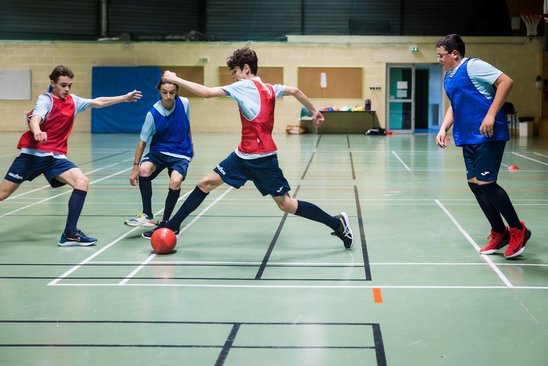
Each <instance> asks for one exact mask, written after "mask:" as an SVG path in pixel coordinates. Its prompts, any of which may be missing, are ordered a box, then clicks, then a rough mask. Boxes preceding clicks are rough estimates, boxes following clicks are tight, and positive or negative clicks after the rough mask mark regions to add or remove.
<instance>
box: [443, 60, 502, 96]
mask: <svg viewBox="0 0 548 366" xmlns="http://www.w3.org/2000/svg"><path fill="white" fill-rule="evenodd" d="M467 59H468V57H465V58H463V59H462V60H461V62H460V64H458V66H457V67H455V68H454V69H453V70H450V71H448V72H447V74H448V76H449V77H453V75H454V74H455V72H457V70H458V69H459V67H460V66H461V65H462V64H463V63H464V61H465V60H467ZM466 71H468V76H469V77H470V80H471V81H472V84H474V86H475V87H476V89H477V90H478V91H479V92H480V93H481V94H482V95H483V96H485V97H486V98H487V99H492V98H493V97H494V95H495V88H494V87H493V84H494V83H495V81H497V79H498V78H499V76H501V75H502V71H500V70H499V69H497V68H496V67H494V66H493V65H491V64H489V63H487V62H485V61H482V60H480V59H478V58H472V59H471V60H470V61H468V64H467V68H466Z"/></svg>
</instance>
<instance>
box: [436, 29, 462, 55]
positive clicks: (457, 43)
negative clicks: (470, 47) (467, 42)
mask: <svg viewBox="0 0 548 366" xmlns="http://www.w3.org/2000/svg"><path fill="white" fill-rule="evenodd" d="M438 47H443V48H445V50H446V51H447V52H449V53H451V52H453V51H457V52H458V53H460V55H461V56H462V57H464V53H465V50H466V47H465V46H464V41H463V40H462V38H460V36H459V35H458V34H449V35H447V36H445V37H443V38H441V39H440V40H439V41H438V43H436V48H438Z"/></svg>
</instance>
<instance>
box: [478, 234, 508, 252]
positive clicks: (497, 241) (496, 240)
mask: <svg viewBox="0 0 548 366" xmlns="http://www.w3.org/2000/svg"><path fill="white" fill-rule="evenodd" d="M487 240H489V241H488V242H487V245H486V246H484V247H483V248H481V249H480V250H479V252H480V254H493V253H495V252H496V251H497V250H499V249H500V248H502V247H504V246H505V245H507V244H508V242H509V241H510V232H509V231H508V228H505V229H504V233H497V232H496V231H494V230H493V229H491V234H489V236H488V237H487Z"/></svg>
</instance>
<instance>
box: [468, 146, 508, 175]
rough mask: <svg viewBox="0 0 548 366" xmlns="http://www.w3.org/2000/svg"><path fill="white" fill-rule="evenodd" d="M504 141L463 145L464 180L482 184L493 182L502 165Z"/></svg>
mask: <svg viewBox="0 0 548 366" xmlns="http://www.w3.org/2000/svg"><path fill="white" fill-rule="evenodd" d="M505 146H506V141H492V142H483V143H481V144H474V145H463V146H462V155H463V157H464V164H465V165H466V178H467V179H468V180H470V179H472V178H476V179H477V180H480V181H483V182H495V181H496V180H497V176H498V174H499V170H500V164H501V163H502V155H503V154H504V148H505Z"/></svg>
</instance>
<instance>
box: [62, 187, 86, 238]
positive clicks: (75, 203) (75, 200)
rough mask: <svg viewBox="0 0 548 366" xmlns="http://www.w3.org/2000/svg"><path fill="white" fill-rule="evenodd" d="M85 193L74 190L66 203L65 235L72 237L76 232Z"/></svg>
mask: <svg viewBox="0 0 548 366" xmlns="http://www.w3.org/2000/svg"><path fill="white" fill-rule="evenodd" d="M86 194H87V192H86V191H82V190H80V189H74V190H73V191H72V194H71V195H70V198H69V201H68V214H67V223H66V225H65V235H73V234H74V233H75V232H76V225H77V224H78V219H79V218H80V214H81V213H82V208H83V207H84V201H85V200H86Z"/></svg>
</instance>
